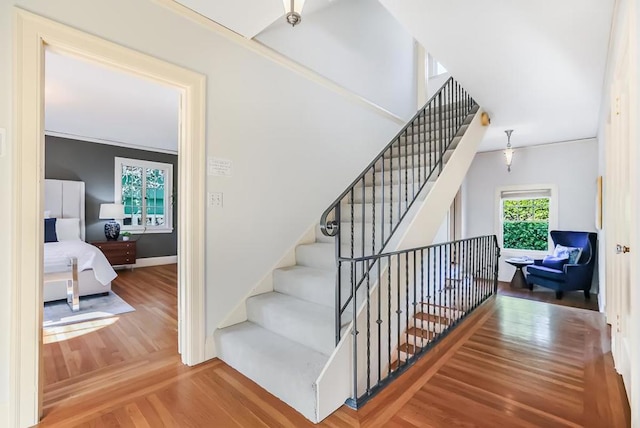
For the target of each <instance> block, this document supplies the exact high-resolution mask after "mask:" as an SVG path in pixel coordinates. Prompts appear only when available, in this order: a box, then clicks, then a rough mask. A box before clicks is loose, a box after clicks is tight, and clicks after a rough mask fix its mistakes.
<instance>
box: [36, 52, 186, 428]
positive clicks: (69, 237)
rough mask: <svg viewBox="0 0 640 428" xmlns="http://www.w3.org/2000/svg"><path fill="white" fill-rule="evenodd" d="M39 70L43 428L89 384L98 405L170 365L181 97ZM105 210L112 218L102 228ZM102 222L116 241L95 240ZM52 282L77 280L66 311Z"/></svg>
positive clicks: (72, 64) (55, 66) (73, 65)
mask: <svg viewBox="0 0 640 428" xmlns="http://www.w3.org/2000/svg"><path fill="white" fill-rule="evenodd" d="M44 69H45V120H44V123H45V162H44V164H45V168H44V173H45V190H44V204H45V205H44V213H45V224H47V222H48V223H50V224H51V225H52V226H53V227H52V228H51V229H52V233H51V234H50V235H51V236H49V237H48V236H47V234H46V233H45V244H44V275H45V283H44V286H43V300H44V302H45V303H44V330H43V345H44V346H43V349H42V359H43V362H44V364H43V371H42V377H43V390H44V393H43V408H42V412H43V416H44V419H43V420H44V421H45V422H47V421H48V420H49V417H50V415H51V412H52V409H57V410H56V414H59V413H60V411H62V409H67V408H70V406H78V405H79V404H78V402H79V401H80V402H90V401H92V400H93V399H94V396H95V393H96V391H95V385H96V384H100V394H104V393H106V391H109V390H114V389H119V388H121V387H122V384H123V379H122V376H121V374H122V373H124V372H128V373H131V372H132V369H133V368H134V367H135V373H132V374H131V375H129V376H128V377H127V381H126V382H143V381H144V380H145V379H147V378H148V377H149V376H150V375H151V374H152V373H154V371H155V370H157V367H159V366H163V365H164V364H171V363H174V362H175V361H176V359H177V358H179V354H178V335H177V329H176V325H177V227H176V225H177V222H178V213H177V204H175V203H174V200H175V195H176V193H175V192H174V191H173V189H177V188H178V162H179V157H178V127H179V122H178V118H179V110H180V95H181V94H180V92H179V90H178V89H176V88H174V87H172V86H167V85H161V84H158V83H156V82H153V81H150V80H147V79H142V78H140V77H138V76H135V75H132V74H128V73H124V72H122V71H121V70H116V69H108V68H105V67H102V66H100V65H99V64H94V63H91V62H88V61H86V60H83V59H80V58H75V57H72V56H69V55H66V54H64V53H57V52H55V51H52V50H50V49H46V51H45V67H44ZM114 208H117V209H119V210H120V211H121V213H120V214H117V217H121V218H117V220H108V219H105V218H104V217H105V216H108V215H109V214H108V213H107V211H109V210H110V209H114ZM112 214H113V213H112ZM113 215H115V214H113ZM112 221H116V222H117V228H120V230H121V233H120V234H119V236H115V239H113V236H109V237H107V236H106V232H111V231H112V229H111V228H107V225H108V224H112V223H111V222H112ZM78 226H79V227H78ZM53 232H55V233H53ZM125 233H127V234H130V235H127V236H126V238H127V239H126V240H125V238H124V236H123V235H124V234H125ZM47 237H48V238H50V239H51V242H49V241H47ZM62 252H64V253H65V254H66V255H73V256H75V257H76V259H77V266H78V267H79V269H78V270H79V271H78V272H75V273H73V272H69V270H68V269H69V268H68V267H66V266H64V265H63V266H59V264H60V263H59V262H58V258H57V257H56V256H57V255H60V254H61V253H62ZM61 268H62V269H64V270H65V271H63V272H57V273H56V274H52V273H50V271H51V270H52V269H53V270H60V269H61ZM61 275H62V276H64V275H68V276H72V277H73V276H75V277H76V278H77V289H76V290H74V293H73V296H72V304H69V303H68V302H67V301H66V300H65V299H67V281H59V280H58V281H50V280H49V281H48V279H50V278H51V277H52V276H53V278H54V279H55V278H56V276H61ZM141 361H145V362H147V364H144V365H141V364H140V362H141ZM69 391H73V394H70V393H69ZM72 403H73V404H72Z"/></svg>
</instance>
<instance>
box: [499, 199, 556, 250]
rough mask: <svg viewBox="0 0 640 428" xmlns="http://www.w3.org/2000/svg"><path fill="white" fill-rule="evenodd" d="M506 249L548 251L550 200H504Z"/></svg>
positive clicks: (503, 219) (504, 243)
mask: <svg viewBox="0 0 640 428" xmlns="http://www.w3.org/2000/svg"><path fill="white" fill-rule="evenodd" d="M502 237H503V246H504V248H510V249H517V250H537V251H546V250H547V249H548V245H549V244H548V242H549V238H548V237H549V198H548V197H541V198H529V199H508V198H503V199H502Z"/></svg>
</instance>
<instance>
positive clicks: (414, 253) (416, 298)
mask: <svg viewBox="0 0 640 428" xmlns="http://www.w3.org/2000/svg"><path fill="white" fill-rule="evenodd" d="M412 253H413V269H412V270H413V316H415V314H416V308H417V306H418V293H417V290H416V287H417V283H416V266H417V264H416V251H412ZM407 334H409V316H408V314H407ZM417 346H418V344H417V343H416V335H415V334H414V335H413V350H414V351H416V350H417V349H418V348H417Z"/></svg>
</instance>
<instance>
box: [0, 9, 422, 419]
mask: <svg viewBox="0 0 640 428" xmlns="http://www.w3.org/2000/svg"><path fill="white" fill-rule="evenodd" d="M13 4H17V5H20V6H21V7H23V8H26V9H28V10H30V11H33V12H36V13H39V14H41V15H43V16H46V17H49V18H51V19H54V20H56V21H59V22H62V23H64V24H67V25H70V26H72V27H75V28H78V29H81V30H84V31H87V32H89V33H93V34H96V35H98V36H100V37H102V38H105V39H107V40H111V41H113V42H116V43H119V44H121V45H125V46H128V47H131V48H133V49H135V50H138V51H141V52H144V53H147V54H150V55H153V56H156V57H158V58H161V59H164V60H167V61H169V62H172V63H175V64H178V65H181V66H184V67H186V68H189V69H192V70H195V71H197V72H200V73H203V74H206V75H207V79H208V80H207V83H208V87H207V108H208V109H207V153H208V155H209V156H218V157H223V158H228V159H231V160H232V161H233V162H234V163H233V165H234V170H233V176H232V177H231V178H217V177H209V178H208V182H207V190H208V191H222V192H224V208H222V209H217V210H214V209H209V211H208V212H207V245H206V254H207V271H206V280H207V289H206V310H207V334H211V333H212V332H213V330H214V329H215V327H216V326H217V324H218V322H220V320H222V319H223V318H224V317H225V315H226V314H227V312H228V311H230V310H231V309H232V308H233V307H234V306H235V305H236V303H237V302H238V299H240V298H241V297H242V296H244V295H245V294H246V293H247V292H248V291H249V289H250V288H251V287H253V286H254V285H256V284H257V282H258V281H259V279H260V278H261V277H262V276H263V275H264V274H265V273H266V272H267V270H268V269H270V268H271V267H272V266H273V264H274V263H276V262H277V261H278V260H279V259H280V257H282V254H283V253H284V251H285V250H286V249H288V248H289V247H290V246H291V245H292V244H293V243H294V242H296V240H297V239H298V238H299V237H300V236H301V235H302V234H303V232H304V231H305V230H306V229H307V228H308V227H309V226H310V225H311V224H312V223H313V222H314V221H318V220H319V217H320V215H321V213H322V211H323V210H324V208H325V207H326V206H328V205H329V203H331V202H332V200H333V198H334V197H335V196H336V195H337V194H338V193H339V192H340V191H341V190H343V188H344V187H345V186H346V185H347V184H348V183H349V182H350V181H351V180H352V178H353V177H354V176H355V174H357V173H358V172H359V170H360V169H361V168H362V167H364V166H365V165H366V164H367V163H368V162H369V161H370V160H371V158H372V156H373V155H374V154H375V153H377V152H378V151H379V150H380V148H381V147H382V146H383V145H385V144H386V143H387V142H388V141H389V140H390V138H391V137H392V136H393V135H394V134H395V133H396V132H397V131H398V129H399V127H400V125H398V124H397V123H395V122H392V121H391V120H390V119H388V118H386V117H387V116H382V115H380V114H378V113H376V112H374V111H373V110H371V109H368V108H365V107H363V105H362V104H359V103H354V102H353V101H349V100H348V99H347V98H345V97H343V96H341V95H339V94H337V93H336V92H334V91H331V90H328V89H327V88H325V87H324V86H321V85H319V84H317V83H312V82H311V81H309V80H307V79H306V78H304V77H303V76H301V75H300V74H296V73H294V72H291V71H289V69H286V68H284V67H282V66H280V65H278V64H276V63H274V62H272V61H271V60H268V59H266V58H264V57H262V56H259V55H257V54H255V53H252V52H250V51H248V50H246V49H245V48H242V47H240V46H239V45H236V44H234V43H232V42H230V41H228V40H227V39H225V38H223V37H221V36H218V35H216V34H214V33H212V32H210V31H209V30H207V29H206V28H204V27H202V26H198V25H195V24H193V23H191V22H190V21H188V20H186V19H184V18H181V17H178V16H177V15H175V14H173V13H172V12H170V11H168V10H167V9H165V8H163V7H161V6H158V5H157V4H154V3H152V2H148V1H143V0H112V1H110V2H77V1H73V0H59V1H56V2H42V1H38V0H19V1H12V0H0V94H2V96H1V97H0V128H7V130H8V137H9V144H8V147H7V148H8V153H7V154H6V155H5V156H3V157H0V200H3V201H10V200H11V197H12V192H11V188H12V186H13V183H12V182H11V177H12V162H11V152H12V149H11V148H12V146H13V145H15V144H19V142H16V141H13V140H12V139H11V136H12V133H11V127H12V117H11V103H12V99H13V93H12V88H11V78H12V69H13V63H12V60H13V58H12V56H11V51H12V43H13V41H12V33H11V28H12V24H11V19H12V7H11V6H12V5H13ZM408 68H409V69H410V70H412V69H413V66H409V67H408ZM412 81H413V80H412ZM392 83H393V82H388V84H389V85H391V84H392ZM414 102H415V101H414V100H413V99H407V105H411V106H413V103H414ZM340 155H342V156H340ZM202 161H203V162H205V159H203V160H202ZM202 197H205V195H202ZM9 214H10V210H0V224H4V225H8V227H11V218H10V217H9ZM9 239H10V238H9V234H8V233H0V323H1V324H0V325H4V326H7V325H9V314H10V302H11V299H10V297H11V296H10V291H11V286H10V278H11V275H12V268H13V266H12V262H13V261H12V257H11V242H10V240H9ZM0 331H1V333H0V334H1V336H0V411H1V410H2V408H3V406H5V405H6V404H5V403H6V401H7V400H8V393H9V392H8V386H7V385H8V375H9V373H8V370H9V364H8V357H9V349H8V348H9V338H8V329H7V328H4V329H0ZM0 416H1V415H0ZM0 425H1V423H0Z"/></svg>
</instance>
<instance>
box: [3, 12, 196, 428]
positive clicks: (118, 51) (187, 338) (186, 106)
mask: <svg viewBox="0 0 640 428" xmlns="http://www.w3.org/2000/svg"><path fill="white" fill-rule="evenodd" d="M13 18H14V27H13V40H14V56H13V62H14V68H13V88H14V91H15V92H14V126H15V134H14V135H15V139H14V143H15V144H14V151H13V154H14V155H13V159H12V166H13V168H12V191H13V201H12V202H13V203H12V216H13V219H12V227H11V228H10V229H11V230H12V237H11V242H12V254H13V264H12V268H11V271H12V274H11V276H12V302H11V303H12V305H11V307H12V309H11V318H10V319H11V327H10V334H11V338H10V363H9V364H10V379H9V388H10V390H9V400H10V401H9V413H10V414H9V424H10V426H18V427H23V426H31V425H34V424H36V423H38V421H39V418H40V411H41V406H42V374H43V373H42V310H43V309H42V308H43V300H42V287H41V284H42V270H43V269H42V263H43V250H42V242H43V229H42V224H43V223H42V222H43V214H44V213H43V206H44V204H43V199H44V191H43V187H44V154H45V153H44V52H45V47H46V48H50V49H54V50H56V51H59V52H62V53H64V54H70V55H73V56H76V57H80V58H83V59H86V60H90V61H93V62H97V63H99V64H101V65H103V66H106V67H110V68H115V69H118V70H121V71H124V72H128V73H132V74H135V75H138V76H141V77H143V78H146V79H150V80H154V81H156V82H159V83H162V84H166V85H169V86H172V87H175V88H177V89H178V90H179V91H180V92H181V106H180V107H181V108H180V117H179V119H180V130H179V144H178V153H179V157H178V165H179V170H178V195H179V198H178V223H177V224H178V263H179V264H178V348H179V351H180V353H181V356H182V362H183V363H184V364H187V365H195V364H198V363H201V362H203V361H204V360H205V312H204V300H205V299H204V298H205V295H204V291H205V271H204V270H205V268H204V266H205V264H204V254H205V238H204V237H205V221H204V220H205V205H204V201H205V169H204V159H205V126H206V116H205V96H206V78H205V76H204V75H202V74H199V73H196V72H193V71H190V70H187V69H185V68H182V67H179V66H176V65H174V64H171V63H168V62H165V61H162V60H159V59H156V58H153V57H151V56H149V55H146V54H143V53H140V52H137V51H135V50H133V49H129V48H125V47H123V46H120V45H117V44H115V43H112V42H108V41H106V40H103V39H101V38H99V37H96V36H93V35H90V34H87V33H84V32H82V31H79V30H76V29H73V28H71V27H68V26H65V25H62V24H59V23H57V22H54V21H51V20H49V19H46V18H43V17H41V16H38V15H36V14H33V13H30V12H27V11H24V10H21V9H18V8H14V17H13Z"/></svg>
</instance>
